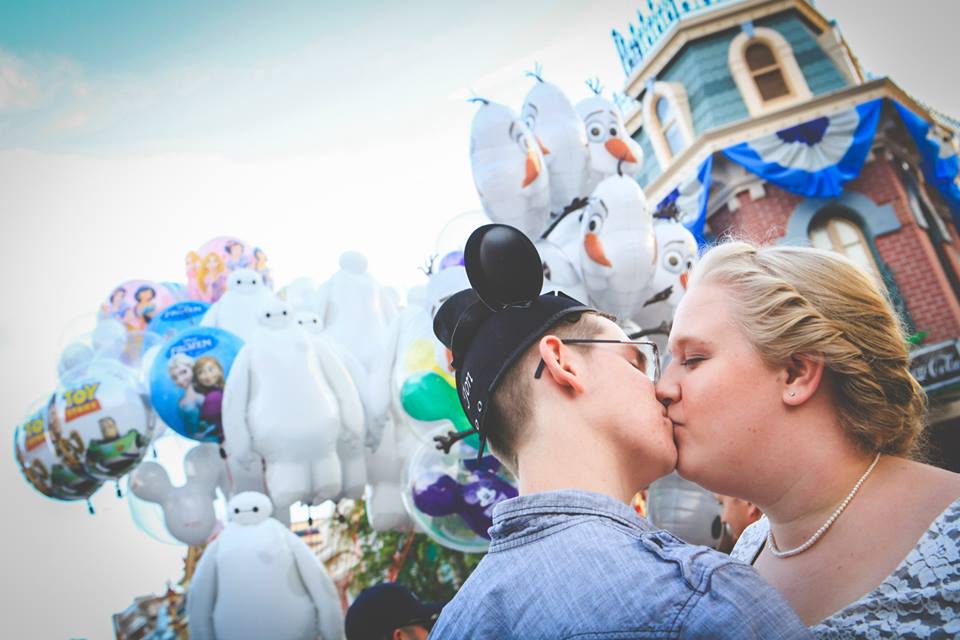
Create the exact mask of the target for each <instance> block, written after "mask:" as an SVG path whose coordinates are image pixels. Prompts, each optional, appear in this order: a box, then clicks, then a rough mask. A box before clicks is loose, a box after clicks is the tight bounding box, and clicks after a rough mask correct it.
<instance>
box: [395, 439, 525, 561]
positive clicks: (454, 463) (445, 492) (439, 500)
mask: <svg viewBox="0 0 960 640" xmlns="http://www.w3.org/2000/svg"><path fill="white" fill-rule="evenodd" d="M437 433H439V432H434V434H435V435H436V434H437ZM403 486H404V487H405V489H404V492H403V502H404V506H405V507H406V509H407V512H408V513H409V514H410V517H411V518H412V519H413V520H414V522H416V523H417V525H418V526H419V527H420V528H421V529H422V530H423V531H424V532H425V533H426V534H427V535H429V536H430V537H431V538H433V539H434V540H435V541H436V542H437V543H438V544H440V545H442V546H444V547H447V548H449V549H455V550H457V551H464V552H467V553H482V552H485V551H486V550H487V547H488V546H489V543H490V539H489V536H488V534H487V529H488V528H489V527H490V526H491V525H492V516H493V507H494V505H496V504H497V503H499V502H501V501H503V500H506V499H508V498H513V497H516V495H517V489H516V481H515V480H514V478H513V476H511V475H510V472H509V471H507V470H506V469H505V468H504V467H503V466H502V465H501V464H500V463H499V462H498V461H497V459H496V458H494V457H493V456H490V455H487V456H484V457H483V458H482V459H481V460H480V461H479V462H478V461H477V450H476V449H475V448H473V447H471V446H469V445H467V444H465V443H464V442H462V441H461V442H458V443H457V444H455V445H454V446H453V447H452V449H451V451H450V453H444V452H442V451H439V450H437V449H436V448H434V447H433V445H432V443H431V444H426V443H425V444H423V445H421V447H420V448H419V449H418V450H417V452H416V453H415V454H414V455H413V456H412V457H411V459H410V462H409V463H408V464H407V468H406V470H405V473H404V478H403Z"/></svg>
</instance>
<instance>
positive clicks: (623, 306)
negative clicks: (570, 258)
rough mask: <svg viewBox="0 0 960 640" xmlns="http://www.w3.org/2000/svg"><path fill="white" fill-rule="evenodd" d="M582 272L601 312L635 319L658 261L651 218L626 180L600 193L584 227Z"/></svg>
mask: <svg viewBox="0 0 960 640" xmlns="http://www.w3.org/2000/svg"><path fill="white" fill-rule="evenodd" d="M580 232H581V243H580V267H581V272H582V274H583V281H584V285H585V286H586V289H587V293H588V295H589V297H590V300H591V301H592V302H593V303H594V304H595V305H597V307H599V308H600V310H601V311H606V312H608V313H613V314H615V315H617V316H621V317H624V318H629V317H632V316H633V314H635V313H636V312H637V310H638V309H639V308H640V307H641V306H642V304H643V302H644V292H645V290H646V287H647V284H648V283H649V282H650V279H651V278H652V277H653V272H654V268H655V261H656V258H657V247H656V240H655V236H654V233H653V218H652V216H651V215H650V211H649V209H648V207H647V202H646V197H645V196H644V195H643V190H641V189H640V186H639V185H638V184H637V183H636V181H634V180H633V178H628V177H626V176H613V177H610V178H607V179H606V180H604V181H603V182H601V183H600V185H599V186H598V187H597V188H596V190H595V191H594V192H593V195H592V196H591V202H590V204H589V205H588V206H587V209H586V211H584V213H583V218H582V220H581V222H580Z"/></svg>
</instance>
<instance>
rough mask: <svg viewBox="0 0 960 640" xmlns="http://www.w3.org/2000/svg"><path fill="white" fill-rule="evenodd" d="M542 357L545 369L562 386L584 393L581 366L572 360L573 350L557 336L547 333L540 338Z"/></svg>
mask: <svg viewBox="0 0 960 640" xmlns="http://www.w3.org/2000/svg"><path fill="white" fill-rule="evenodd" d="M539 349H540V358H541V359H542V360H543V362H544V364H545V366H544V370H545V371H546V372H547V373H548V374H549V375H550V378H551V379H552V380H553V381H554V382H556V383H557V384H559V385H560V386H561V387H565V388H568V389H570V390H571V391H573V392H575V393H583V390H584V389H583V381H582V380H581V378H580V370H579V368H578V367H577V366H576V365H575V364H574V363H573V362H572V361H571V357H570V356H571V355H572V352H571V351H570V349H569V348H568V347H567V346H566V345H564V344H563V342H561V341H560V338H558V337H557V336H552V335H547V336H543V337H542V338H540V344H539Z"/></svg>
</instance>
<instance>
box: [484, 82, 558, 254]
mask: <svg viewBox="0 0 960 640" xmlns="http://www.w3.org/2000/svg"><path fill="white" fill-rule="evenodd" d="M478 102H480V103H481V105H480V108H479V109H478V110H477V113H476V115H475V116H474V117H473V124H472V125H471V127H470V166H471V168H472V170H473V181H474V183H475V185H476V187H477V193H478V194H479V196H480V202H481V203H482V204H483V210H484V211H486V213H487V215H488V216H490V219H491V220H493V221H494V222H502V223H504V224H509V225H512V226H514V227H516V228H518V229H520V230H521V231H523V232H524V233H525V234H527V235H528V236H529V237H531V238H537V237H538V236H539V235H540V233H541V232H542V231H543V229H544V227H545V226H546V224H547V218H548V216H549V213H550V184H549V183H550V178H549V176H548V173H547V171H546V166H545V164H544V157H543V150H542V148H541V146H540V143H539V142H538V141H537V138H536V136H534V135H533V133H531V132H530V130H529V129H528V128H527V125H525V124H524V123H523V121H522V120H520V118H518V117H517V114H516V113H514V111H513V110H512V109H510V107H507V106H505V105H502V104H497V103H494V102H490V101H487V100H480V99H478Z"/></svg>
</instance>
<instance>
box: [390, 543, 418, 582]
mask: <svg viewBox="0 0 960 640" xmlns="http://www.w3.org/2000/svg"><path fill="white" fill-rule="evenodd" d="M413 539H414V532H413V531H411V532H410V533H408V534H407V540H406V542H404V544H403V551H401V552H400V553H398V554H397V558H396V560H394V562H393V566H392V567H390V573H389V574H388V575H387V581H389V582H396V581H397V576H398V575H400V570H401V569H402V568H403V565H404V564H405V563H406V561H407V556H409V555H410V549H411V548H412V547H413Z"/></svg>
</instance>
